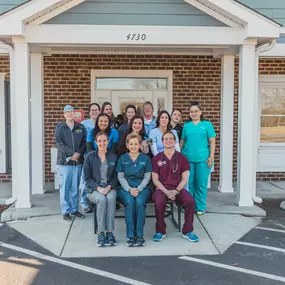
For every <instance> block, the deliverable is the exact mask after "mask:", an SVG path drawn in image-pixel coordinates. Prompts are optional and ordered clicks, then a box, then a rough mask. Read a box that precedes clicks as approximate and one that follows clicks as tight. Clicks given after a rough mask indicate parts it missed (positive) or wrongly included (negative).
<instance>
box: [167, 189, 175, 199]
mask: <svg viewBox="0 0 285 285" xmlns="http://www.w3.org/2000/svg"><path fill="white" fill-rule="evenodd" d="M166 196H167V198H168V199H169V200H172V201H174V200H175V198H176V195H175V194H174V193H173V190H167V192H166Z"/></svg>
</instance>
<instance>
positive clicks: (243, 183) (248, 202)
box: [236, 39, 258, 206]
mask: <svg viewBox="0 0 285 285" xmlns="http://www.w3.org/2000/svg"><path fill="white" fill-rule="evenodd" d="M255 45H256V40H255V39H252V40H247V41H246V42H245V43H244V45H243V46H241V47H240V55H239V97H238V104H239V105H238V176H237V194H236V204H237V205H239V206H252V205H253V200H252V193H253V191H254V188H255V187H256V184H255V179H256V162H255V159H256V155H255V150H256V138H255V136H256V116H257V113H256V111H257V108H256V105H257V104H258V102H257V98H256V80H257V78H256V57H255Z"/></svg>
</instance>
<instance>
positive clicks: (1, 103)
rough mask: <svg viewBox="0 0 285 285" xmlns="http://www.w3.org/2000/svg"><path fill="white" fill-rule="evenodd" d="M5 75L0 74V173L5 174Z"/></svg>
mask: <svg viewBox="0 0 285 285" xmlns="http://www.w3.org/2000/svg"><path fill="white" fill-rule="evenodd" d="M5 75H6V74H5V73H0V173H6V126H5V122H6V120H5V114H6V111H5V85H4V82H5Z"/></svg>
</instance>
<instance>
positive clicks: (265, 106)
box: [261, 86, 285, 115]
mask: <svg viewBox="0 0 285 285" xmlns="http://www.w3.org/2000/svg"><path fill="white" fill-rule="evenodd" d="M261 114H262V115H285V88H272V87H269V86H268V87H264V88H262V89H261Z"/></svg>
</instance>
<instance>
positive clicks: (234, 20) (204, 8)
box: [184, 0, 247, 28]
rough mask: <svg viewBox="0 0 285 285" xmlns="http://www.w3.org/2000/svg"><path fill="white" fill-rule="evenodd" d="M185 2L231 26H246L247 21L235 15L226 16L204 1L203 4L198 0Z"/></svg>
mask: <svg viewBox="0 0 285 285" xmlns="http://www.w3.org/2000/svg"><path fill="white" fill-rule="evenodd" d="M184 2H186V3H188V4H190V5H192V6H193V7H195V8H197V9H199V10H201V11H203V12H204V13H206V14H208V15H209V16H212V17H213V18H215V19H217V20H219V21H220V22H222V23H224V24H226V25H228V26H229V27H231V28H241V27H244V26H245V25H246V24H247V23H246V22H245V21H241V20H240V19H238V18H237V17H235V16H232V17H231V18H230V17H226V16H224V15H223V14H221V13H220V12H218V11H215V10H214V9H213V8H210V7H207V6H206V5H205V4H204V3H203V4H202V3H201V2H200V1H197V0H184Z"/></svg>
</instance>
